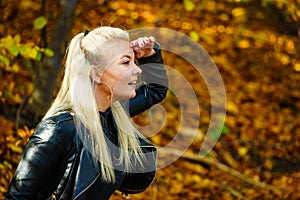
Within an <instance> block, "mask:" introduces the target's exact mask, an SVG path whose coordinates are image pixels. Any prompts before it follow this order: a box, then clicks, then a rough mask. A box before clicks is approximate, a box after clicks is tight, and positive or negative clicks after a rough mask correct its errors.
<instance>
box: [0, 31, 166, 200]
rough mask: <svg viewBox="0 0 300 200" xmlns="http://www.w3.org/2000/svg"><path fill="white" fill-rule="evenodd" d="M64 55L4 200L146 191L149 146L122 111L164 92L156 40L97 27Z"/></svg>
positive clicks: (152, 166)
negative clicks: (56, 85) (60, 74)
mask: <svg viewBox="0 0 300 200" xmlns="http://www.w3.org/2000/svg"><path fill="white" fill-rule="evenodd" d="M66 56H67V57H66V62H65V71H64V78H63V81H62V85H61V88H60V90H59V92H58V94H57V97H56V99H55V100H54V102H53V103H52V105H51V107H50V109H49V110H48V112H47V113H46V115H45V117H44V118H43V120H42V121H41V122H40V123H39V125H38V126H37V127H36V129H35V132H34V134H33V135H32V136H31V138H30V140H29V142H28V144H27V145H26V147H25V150H24V152H23V155H22V157H21V160H20V163H19V165H18V167H17V169H16V172H15V175H14V177H13V179H12V181H11V184H10V187H9V189H8V191H7V195H6V199H30V200H33V199H43V200H45V199H64V200H69V199H76V200H83V199H86V200H102V199H109V197H110V196H111V195H112V193H113V192H114V191H115V190H120V191H121V192H123V193H124V194H126V195H127V194H129V193H138V192H141V191H143V190H145V189H146V188H147V187H148V186H149V185H150V184H151V183H152V181H153V179H154V176H155V170H156V150H155V147H154V146H153V145H152V144H151V143H150V142H149V141H147V140H146V139H145V138H144V137H143V136H142V135H141V134H140V133H139V132H138V131H137V130H136V129H135V127H134V126H133V125H132V123H131V120H130V117H129V115H130V116H134V115H136V114H138V113H140V112H143V111H145V110H146V109H148V108H149V107H151V106H152V105H154V104H156V103H158V102H160V101H161V100H163V99H164V98H165V96H166V92H167V78H166V73H165V70H164V67H163V60H162V57H161V52H160V49H159V45H158V43H156V42H155V38H153V37H152V36H150V37H140V38H138V39H136V40H134V41H132V42H130V39H129V34H128V32H126V31H124V30H121V29H119V28H113V27H105V26H103V27H99V28H96V29H94V30H92V31H90V32H88V31H86V32H84V33H80V34H77V35H76V36H75V37H74V38H73V39H72V40H71V42H70V44H69V47H68V49H67V52H66ZM136 59H137V61H138V63H139V65H140V67H138V66H137V65H136V64H135V63H136V62H135V61H136ZM142 70H143V74H142V75H143V76H142V77H143V84H140V85H137V84H138V79H139V76H140V74H141V73H142ZM126 99H129V100H127V101H124V100H126ZM121 101H123V103H122V104H121ZM126 110H128V112H126Z"/></svg>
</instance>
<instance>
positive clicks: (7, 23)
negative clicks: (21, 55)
mask: <svg viewBox="0 0 300 200" xmlns="http://www.w3.org/2000/svg"><path fill="white" fill-rule="evenodd" d="M268 2H269V1H249V2H247V1H229V0H228V1H196V0H193V1H189V0H185V1H183V2H181V1H180V2H179V1H175V0H168V1H158V0H155V1H151V2H148V1H131V2H130V3H128V2H126V1H108V2H106V3H104V4H100V3H102V2H101V1H98V2H97V1H89V0H81V1H79V5H78V8H77V10H76V19H75V22H74V28H73V30H72V32H71V34H70V35H73V34H74V33H77V32H79V31H83V30H84V29H85V28H87V29H91V28H93V27H95V26H97V25H101V24H104V25H112V26H117V27H124V28H126V29H133V28H138V27H149V26H150V27H153V26H155V27H166V28H170V29H173V30H176V31H179V32H181V33H184V34H186V35H188V36H190V37H191V38H193V39H194V40H196V41H197V42H198V43H199V44H200V45H201V46H202V47H203V48H205V50H206V51H207V52H208V53H209V55H210V56H211V57H212V59H213V60H214V62H215V63H216V65H217V67H218V69H219V70H220V73H221V75H222V78H223V81H224V84H225V89H226V96H227V116H226V120H225V126H224V127H225V129H224V130H225V131H224V132H223V134H222V136H221V138H220V139H219V140H218V142H217V144H216V146H215V147H214V149H213V151H212V152H211V154H210V158H213V159H214V160H215V161H216V162H214V163H204V162H201V161H196V160H193V161H192V160H191V159H188V158H186V159H184V158H180V159H178V160H177V161H175V162H173V163H172V164H171V165H169V166H167V167H165V168H162V169H160V170H158V172H157V176H156V179H155V181H154V183H153V184H152V186H151V187H150V188H149V189H147V190H146V191H145V192H143V193H141V194H136V195H131V198H132V199H183V198H184V199H226V200H227V199H291V200H293V199H299V198H300V189H299V184H300V150H299V149H300V122H299V118H300V116H299V115H300V112H299V110H300V101H299V98H300V84H299V83H300V61H299V53H298V52H299V50H300V43H299V36H298V35H297V31H298V30H297V28H298V27H299V23H298V21H299V17H300V11H299V8H298V7H297V5H298V4H299V2H297V1H293V0H291V1H286V2H283V1H274V2H272V3H270V2H269V3H268ZM1 4H3V6H2V7H3V10H4V12H3V13H2V14H1V15H2V16H1V22H2V24H1V25H0V36H1V38H3V37H6V36H7V35H8V34H11V35H12V36H14V35H16V34H20V36H21V38H22V43H26V42H29V43H30V42H32V43H39V42H40V40H41V39H40V32H39V31H36V30H32V26H33V20H34V19H35V18H37V17H38V16H39V11H40V4H39V3H35V4H32V3H31V2H30V1H27V0H22V1H21V3H20V4H19V3H14V2H13V1H11V2H10V3H9V2H8V3H5V1H4V2H2V3H1ZM48 4H49V5H48ZM48 4H46V7H47V9H48V10H49V12H48V13H47V16H46V17H47V18H48V19H49V21H48V26H49V30H51V24H53V19H55V16H56V15H57V13H56V7H55V6H57V5H55V4H50V3H48ZM1 9H2V8H1ZM25 10H26V11H27V12H25ZM29 11H30V12H29ZM51 11H52V12H51ZM51 20H52V21H51ZM297 23H298V24H297ZM174 43H176V41H174ZM174 45H175V44H174ZM1 53H3V52H1ZM163 56H164V59H165V63H166V64H167V65H168V66H171V67H173V68H174V69H176V70H177V71H179V72H180V73H181V74H183V75H184V76H185V77H186V78H187V79H188V80H189V83H190V84H191V85H192V87H193V88H194V90H195V92H196V94H197V96H198V100H199V102H200V114H201V119H200V126H199V135H198V137H196V138H195V140H194V142H193V144H192V145H191V146H190V148H189V149H188V151H187V152H188V153H190V154H197V153H198V152H199V150H200V147H201V143H202V140H203V136H204V134H205V133H206V131H207V128H208V125H209V122H210V115H211V113H210V106H211V102H210V96H209V92H208V90H207V87H206V85H205V82H204V80H203V78H202V77H201V76H199V75H197V73H196V70H195V69H194V68H193V66H191V65H190V64H189V63H187V62H186V61H185V60H183V59H182V58H180V57H178V56H176V55H173V54H171V53H168V52H164V54H163ZM15 62H16V63H18V65H13V64H12V65H11V66H5V65H4V64H3V63H2V64H0V75H1V80H2V83H1V86H0V98H1V104H0V105H1V111H2V112H3V111H4V110H5V109H9V107H10V106H20V105H21V103H22V101H23V97H24V96H25V95H26V94H28V93H30V92H31V91H32V80H33V79H34V77H33V76H32V75H31V74H30V72H29V70H28V69H26V68H25V67H24V66H23V65H25V64H26V63H25V62H24V61H22V62H20V61H15ZM24 63H25V64H24ZM162 105H163V107H164V108H165V109H166V110H167V112H168V114H167V116H166V117H167V120H166V123H165V124H164V127H163V128H162V130H161V132H160V133H158V134H156V135H155V136H153V137H152V138H151V139H152V141H153V142H154V143H156V144H157V145H161V146H165V145H167V144H168V142H169V141H171V140H172V138H173V137H175V135H176V133H177V129H178V124H179V120H180V119H179V117H178V116H179V115H180V113H179V112H178V102H177V99H176V97H175V96H174V95H172V94H171V93H168V96H167V98H166V99H165V100H164V102H162ZM185 106H186V107H185V109H187V110H189V109H194V108H191V107H189V105H185ZM2 112H1V113H2ZM147 116H148V115H147V113H143V114H142V115H141V116H139V117H136V118H135V119H134V120H135V121H136V122H137V123H139V124H147V123H149V119H148V117H147ZM154 117H156V118H159V119H160V118H161V117H162V116H160V115H157V116H154ZM13 118H14V116H11V118H10V119H13ZM0 125H1V127H2V128H1V130H0V156H1V157H0V174H1V175H0V198H2V197H3V195H4V194H5V191H6V189H7V186H8V183H9V181H10V179H11V177H12V175H13V171H14V169H15V167H16V164H17V163H18V160H19V156H20V154H21V152H22V148H23V147H24V145H25V143H26V140H27V138H28V136H29V135H30V134H32V130H29V129H27V128H26V127H21V129H19V131H18V132H16V131H15V130H16V129H15V125H16V124H15V121H11V120H9V119H7V118H5V117H4V116H2V115H1V116H0ZM216 163H217V164H216ZM218 164H223V165H222V166H226V167H227V168H226V169H224V168H222V167H220V165H218ZM236 171H238V172H239V173H236ZM247 180H251V181H247ZM120 198H121V194H119V193H116V194H115V195H114V196H113V197H112V199H120Z"/></svg>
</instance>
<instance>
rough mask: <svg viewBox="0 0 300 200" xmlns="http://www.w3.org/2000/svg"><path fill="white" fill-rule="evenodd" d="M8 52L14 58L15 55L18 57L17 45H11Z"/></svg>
mask: <svg viewBox="0 0 300 200" xmlns="http://www.w3.org/2000/svg"><path fill="white" fill-rule="evenodd" d="M9 52H10V53H11V55H13V56H15V57H16V56H17V55H19V53H20V49H19V47H18V46H17V45H12V46H11V47H10V49H9Z"/></svg>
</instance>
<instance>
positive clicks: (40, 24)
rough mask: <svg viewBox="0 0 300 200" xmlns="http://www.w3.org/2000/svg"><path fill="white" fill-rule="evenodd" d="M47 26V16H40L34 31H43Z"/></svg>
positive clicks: (35, 21)
mask: <svg viewBox="0 0 300 200" xmlns="http://www.w3.org/2000/svg"><path fill="white" fill-rule="evenodd" d="M46 25H47V19H46V17H45V16H40V17H38V18H36V19H35V20H34V23H33V29H37V30H41V29H43V28H44V27H45V26H46Z"/></svg>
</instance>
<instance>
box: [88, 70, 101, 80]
mask: <svg viewBox="0 0 300 200" xmlns="http://www.w3.org/2000/svg"><path fill="white" fill-rule="evenodd" d="M89 75H90V77H91V79H92V80H93V81H94V82H96V83H97V84H100V83H101V80H100V76H99V73H98V71H97V68H96V67H92V68H91V70H90V74H89Z"/></svg>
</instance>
